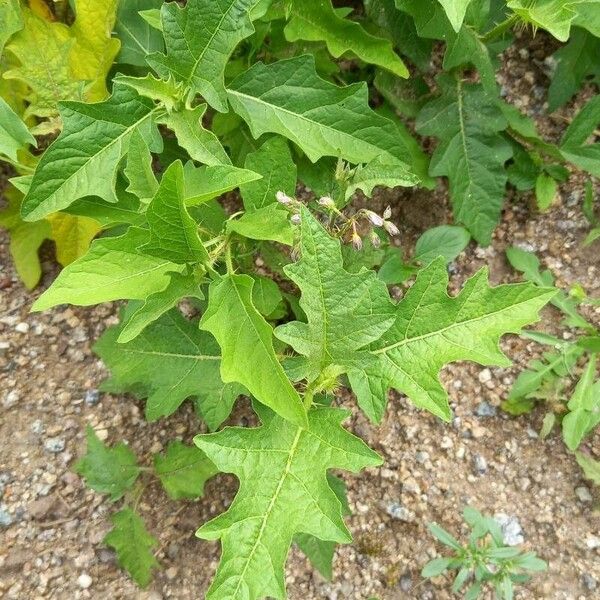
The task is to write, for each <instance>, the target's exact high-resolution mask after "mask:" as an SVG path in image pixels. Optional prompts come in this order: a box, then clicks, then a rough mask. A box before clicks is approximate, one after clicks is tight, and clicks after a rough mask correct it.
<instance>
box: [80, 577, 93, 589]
mask: <svg viewBox="0 0 600 600" xmlns="http://www.w3.org/2000/svg"><path fill="white" fill-rule="evenodd" d="M77 585H78V586H79V587H80V588H81V589H82V590H87V589H88V588H89V587H90V586H91V585H92V578H91V577H90V576H89V575H88V574H87V573H82V574H81V575H80V576H79V577H78V578H77Z"/></svg>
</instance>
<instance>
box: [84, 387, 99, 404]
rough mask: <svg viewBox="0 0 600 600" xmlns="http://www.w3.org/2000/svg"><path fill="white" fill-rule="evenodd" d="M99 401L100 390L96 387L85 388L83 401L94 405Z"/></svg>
mask: <svg viewBox="0 0 600 600" xmlns="http://www.w3.org/2000/svg"><path fill="white" fill-rule="evenodd" d="M99 401H100V391H99V390H96V389H92V390H86V392H85V397H84V402H85V403H86V404H87V405H88V406H95V405H96V404H98V402H99Z"/></svg>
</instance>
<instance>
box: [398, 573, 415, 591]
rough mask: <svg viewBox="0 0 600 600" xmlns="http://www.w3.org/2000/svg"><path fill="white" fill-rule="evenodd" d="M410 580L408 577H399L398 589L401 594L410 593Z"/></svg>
mask: <svg viewBox="0 0 600 600" xmlns="http://www.w3.org/2000/svg"><path fill="white" fill-rule="evenodd" d="M412 584H413V583H412V579H411V576H410V575H402V577H400V589H401V590H402V591H403V592H410V590H411V589H412Z"/></svg>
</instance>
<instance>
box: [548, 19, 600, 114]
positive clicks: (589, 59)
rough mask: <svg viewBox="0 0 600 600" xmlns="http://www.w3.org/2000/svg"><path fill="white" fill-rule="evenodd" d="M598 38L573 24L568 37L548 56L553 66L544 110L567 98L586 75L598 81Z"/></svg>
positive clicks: (574, 91) (552, 109)
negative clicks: (562, 44) (573, 26)
mask: <svg viewBox="0 0 600 600" xmlns="http://www.w3.org/2000/svg"><path fill="white" fill-rule="evenodd" d="M599 54H600V39H599V38H597V37H595V36H593V35H592V34H590V33H589V32H587V31H584V30H582V29H580V28H578V27H575V28H574V29H573V31H572V33H571V37H570V38H569V41H568V42H567V43H566V44H565V45H564V46H562V47H561V48H559V49H558V50H557V51H556V52H555V53H554V54H553V55H552V56H553V58H554V59H555V60H556V70H555V71H554V74H553V76H552V81H551V82H550V87H549V88H548V110H549V111H550V112H552V111H555V110H556V109H557V108H559V107H560V106H562V105H563V104H565V103H566V102H568V101H569V100H570V99H571V98H572V97H573V96H574V94H575V93H576V92H577V91H578V90H579V88H580V87H581V85H582V84H583V82H584V81H585V80H586V79H588V78H589V79H590V80H592V81H596V82H599V81H600V64H599V63H598V60H597V58H598V55H599Z"/></svg>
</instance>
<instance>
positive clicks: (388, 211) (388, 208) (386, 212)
mask: <svg viewBox="0 0 600 600" xmlns="http://www.w3.org/2000/svg"><path fill="white" fill-rule="evenodd" d="M391 216H392V207H391V206H386V208H385V210H384V211H383V218H384V219H386V220H387V219H389V218H390V217H391Z"/></svg>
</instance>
